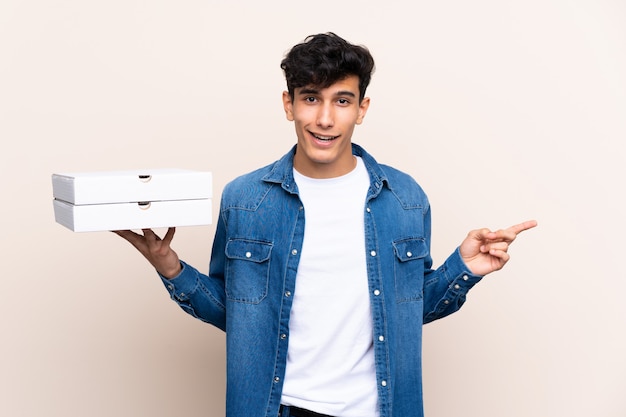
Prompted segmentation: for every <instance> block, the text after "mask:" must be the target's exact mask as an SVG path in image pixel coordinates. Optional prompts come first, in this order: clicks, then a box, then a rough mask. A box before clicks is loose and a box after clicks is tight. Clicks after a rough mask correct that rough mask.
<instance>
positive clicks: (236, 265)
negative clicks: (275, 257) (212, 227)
mask: <svg viewBox="0 0 626 417" xmlns="http://www.w3.org/2000/svg"><path fill="white" fill-rule="evenodd" d="M272 247H273V244H272V243H270V242H264V241H258V240H249V239H233V240H229V241H228V242H227V243H226V258H227V261H226V268H225V275H226V296H227V297H228V299H230V300H232V301H238V302H243V303H250V304H258V303H259V302H260V301H261V300H263V299H264V298H265V297H266V296H267V288H268V283H269V273H270V255H271V253H272Z"/></svg>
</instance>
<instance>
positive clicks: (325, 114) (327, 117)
mask: <svg viewBox="0 0 626 417" xmlns="http://www.w3.org/2000/svg"><path fill="white" fill-rule="evenodd" d="M334 116H335V115H334V111H333V106H332V104H330V103H326V104H324V105H322V106H320V107H319V111H318V113H317V125H318V126H320V127H323V128H329V127H333V125H334V124H335V117H334Z"/></svg>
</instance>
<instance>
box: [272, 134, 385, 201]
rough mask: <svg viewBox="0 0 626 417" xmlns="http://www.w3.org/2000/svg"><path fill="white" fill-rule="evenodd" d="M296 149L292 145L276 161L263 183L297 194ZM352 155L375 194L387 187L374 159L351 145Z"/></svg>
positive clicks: (364, 151) (356, 146) (383, 174)
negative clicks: (273, 184) (278, 186)
mask: <svg viewBox="0 0 626 417" xmlns="http://www.w3.org/2000/svg"><path fill="white" fill-rule="evenodd" d="M296 147H297V145H294V146H293V147H292V148H291V150H290V151H289V152H287V153H286V154H285V155H284V156H283V157H282V158H280V159H279V160H278V161H276V163H275V164H274V166H273V167H272V169H271V170H270V172H268V173H267V175H265V176H264V177H263V181H267V182H272V183H276V184H281V186H282V188H283V189H284V190H285V191H287V192H290V193H297V192H298V187H297V186H296V182H295V180H294V178H293V157H294V155H295V154H296ZM352 154H353V155H356V156H359V157H361V159H362V160H363V163H365V167H366V168H367V172H368V173H369V176H370V181H371V185H372V186H373V187H374V189H375V190H376V191H377V192H378V191H380V190H381V188H382V186H383V185H384V184H387V185H388V183H389V179H388V177H387V174H386V173H385V172H384V171H383V170H382V168H381V166H380V165H379V164H378V162H376V160H375V159H374V157H373V156H371V155H370V154H369V153H367V151H366V150H365V149H363V148H362V147H361V146H359V145H357V144H356V143H353V144H352ZM376 194H377V193H376Z"/></svg>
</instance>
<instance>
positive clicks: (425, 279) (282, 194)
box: [162, 144, 481, 417]
mask: <svg viewBox="0 0 626 417" xmlns="http://www.w3.org/2000/svg"><path fill="white" fill-rule="evenodd" d="M352 150H353V153H354V154H355V155H358V156H360V157H361V158H362V159H363V162H364V163H365V166H366V168H367V171H368V173H369V177H370V188H369V191H368V194H367V199H366V201H365V204H364V207H363V216H364V224H365V242H366V247H365V248H363V250H365V251H366V254H367V274H368V284H369V290H370V298H369V300H363V301H364V302H369V303H370V305H371V311H372V324H373V331H374V340H373V343H374V355H375V363H376V379H377V384H378V405H379V409H380V416H381V417H392V416H394V417H421V416H423V407H422V366H421V352H422V324H423V323H427V322H430V321H433V320H436V319H438V318H441V317H444V316H447V315H448V314H451V313H453V312H455V311H456V310H458V309H459V308H460V307H461V305H462V304H463V303H464V302H465V296H466V293H467V292H468V290H469V289H470V288H471V287H472V286H473V285H474V284H476V283H477V282H478V281H479V280H480V279H481V277H480V276H477V275H473V274H471V273H470V271H469V270H468V268H467V266H466V265H465V264H464V262H463V260H462V259H461V257H460V254H459V251H458V249H457V250H456V251H455V252H454V253H453V254H452V255H451V256H450V257H449V258H448V259H447V260H446V261H445V262H444V263H443V265H442V266H440V267H439V268H438V269H436V270H433V269H432V268H431V267H432V259H431V256H430V233H431V222H430V206H429V203H428V200H427V197H426V195H425V194H424V192H423V191H422V189H421V188H420V186H419V185H418V184H417V183H416V182H415V181H414V180H413V179H412V178H411V177H410V176H408V175H407V174H404V173H402V172H400V171H398V170H396V169H394V168H391V167H389V166H385V165H379V164H378V163H377V162H376V161H375V160H374V158H373V157H372V156H370V155H369V154H368V153H367V152H366V151H365V150H364V149H363V148H361V147H359V146H358V145H355V144H353V145H352ZM294 153H295V147H294V148H293V149H292V150H291V151H290V152H289V153H287V154H286V155H285V156H284V157H282V158H281V159H280V160H278V161H277V162H275V163H273V164H271V165H268V166H266V167H264V168H261V169H258V170H256V171H254V172H251V173H249V174H246V175H243V176H241V177H239V178H237V179H235V180H234V181H232V182H231V183H229V184H228V185H227V186H226V187H225V188H224V191H223V194H222V198H221V207H220V212H219V219H218V221H217V226H216V234H215V239H214V242H213V248H212V254H211V262H210V267H209V275H208V276H207V275H204V274H202V273H200V272H198V271H197V270H196V269H194V268H193V267H191V266H190V265H187V264H185V263H184V262H182V265H183V270H182V271H181V273H180V274H179V275H178V276H177V277H175V278H173V279H170V280H167V279H165V278H163V277H162V279H163V282H164V284H165V286H166V288H167V289H168V291H169V292H170V294H171V296H172V298H173V299H174V300H175V301H176V302H177V303H178V304H179V305H180V307H181V308H182V309H183V310H185V311H186V312H187V313H189V314H191V315H192V316H194V317H197V318H198V319H200V320H203V321H205V322H208V323H211V324H213V325H215V326H217V327H218V328H220V329H222V330H224V331H225V332H226V350H227V361H226V364H227V366H226V370H227V378H226V379H227V381H226V385H227V388H226V392H227V395H226V415H227V417H276V416H277V415H278V409H279V406H280V399H281V391H282V386H283V378H284V375H285V367H286V361H287V345H288V343H289V314H290V310H291V305H292V300H293V295H294V293H295V291H297V284H296V271H297V270H298V261H299V259H300V248H301V247H302V242H303V236H304V222H305V212H304V208H303V206H302V203H301V201H300V199H299V197H298V188H297V186H296V183H295V181H294V178H293V156H294ZM346 244H350V242H346Z"/></svg>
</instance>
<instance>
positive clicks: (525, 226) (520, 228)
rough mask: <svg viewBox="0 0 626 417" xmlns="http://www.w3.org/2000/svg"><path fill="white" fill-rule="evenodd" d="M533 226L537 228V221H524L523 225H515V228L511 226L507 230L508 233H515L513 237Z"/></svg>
mask: <svg viewBox="0 0 626 417" xmlns="http://www.w3.org/2000/svg"><path fill="white" fill-rule="evenodd" d="M535 226H537V221H536V220H527V221H525V222H523V223H520V224H516V225H515V226H511V227H509V228H508V229H507V230H508V231H510V232H513V233H515V235H518V234H520V233H522V232H523V231H525V230H528V229H532V228H533V227H535Z"/></svg>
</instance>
